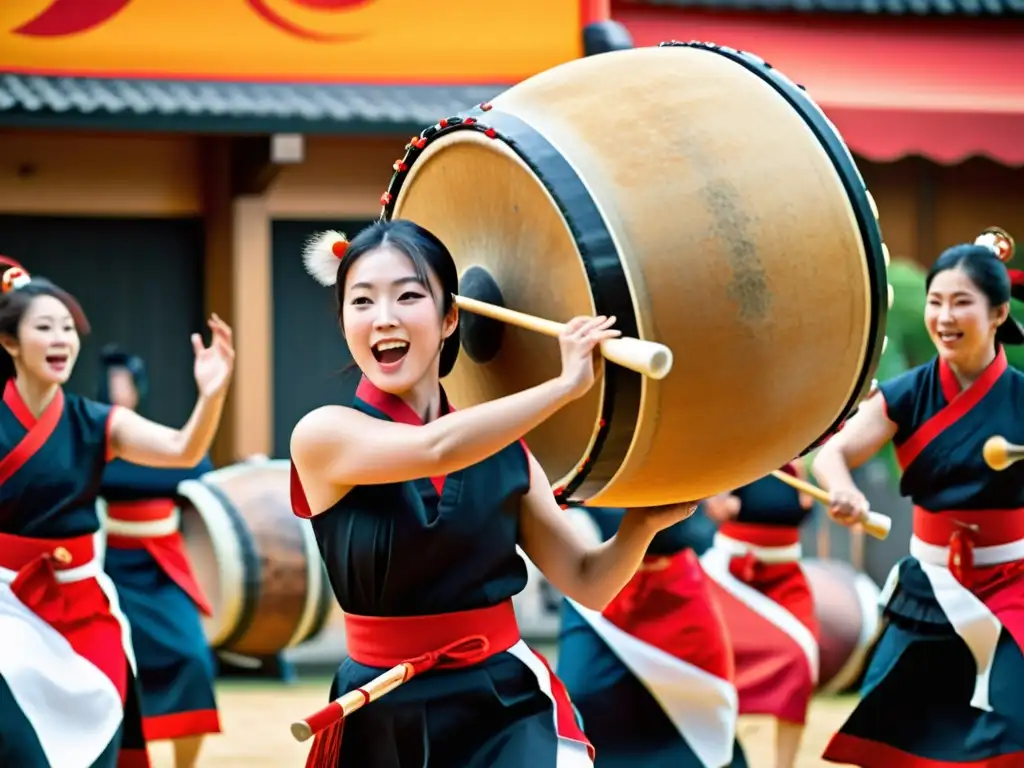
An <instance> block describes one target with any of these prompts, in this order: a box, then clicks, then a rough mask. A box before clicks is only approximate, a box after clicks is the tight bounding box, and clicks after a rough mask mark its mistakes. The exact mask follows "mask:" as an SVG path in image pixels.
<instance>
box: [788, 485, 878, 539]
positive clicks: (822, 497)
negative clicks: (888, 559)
mask: <svg viewBox="0 0 1024 768" xmlns="http://www.w3.org/2000/svg"><path fill="white" fill-rule="evenodd" d="M772 477H775V478H778V479H779V480H781V481H782V482H784V483H786V484H787V485H790V486H792V487H793V488H796V489H797V490H798V491H801V492H802V493H806V494H807V495H808V496H812V497H814V498H815V499H817V500H818V501H820V502H821V503H822V504H824V505H826V506H828V505H830V504H831V499H829V495H828V493H826V492H825V491H823V490H821V488H819V487H818V486H816V485H811V484H810V483H808V482H805V481H803V480H801V479H800V478H799V477H793V476H792V475H790V474H788V473H786V472H783V471H781V470H778V469H776V470H774V471H773V472H772ZM858 522H859V523H860V524H861V525H863V526H864V531H865V532H866V533H867V534H868V535H869V536H874V537H875V538H876V539H881V540H884V539H885V538H887V537H888V536H889V531H890V530H891V529H892V518H891V517H889V516H888V515H883V514H881V513H880V512H870V511H869V512H866V513H865V514H864V516H863V517H862V518H861V519H860V520H859V521H858Z"/></svg>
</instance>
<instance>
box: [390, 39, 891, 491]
mask: <svg viewBox="0 0 1024 768" xmlns="http://www.w3.org/2000/svg"><path fill="white" fill-rule="evenodd" d="M395 168H396V172H395V174H394V176H393V177H392V181H391V184H390V186H389V188H388V190H387V191H386V193H385V195H384V196H383V198H382V201H383V203H384V210H383V214H382V215H383V217H384V218H391V217H395V218H406V219H411V220H413V221H415V222H417V223H419V224H421V225H423V226H425V227H427V228H428V229H430V230H432V231H433V232H434V233H436V234H437V235H438V236H439V237H440V238H441V239H442V240H443V241H444V242H445V243H446V244H447V245H448V247H449V248H450V250H451V251H452V253H453V255H454V257H455V260H456V262H457V263H458V267H459V271H460V276H461V284H460V293H462V294H464V295H467V296H470V297H472V298H477V299H481V300H485V301H491V302H492V303H499V304H503V305H505V306H507V307H510V308H512V309H515V310H519V311H523V312H527V313H530V314H533V315H538V316H541V317H546V318H550V319H553V320H558V321H566V320H568V319H570V318H571V317H573V316H575V315H592V314H605V315H615V317H616V318H617V327H618V328H620V329H621V330H622V332H623V334H624V335H626V336H636V337H639V338H642V339H651V340H654V341H657V342H661V343H663V344H665V345H667V346H668V347H669V348H670V349H671V350H672V352H673V354H674V357H675V364H674V368H673V370H672V371H671V372H670V373H669V374H668V376H667V377H665V378H664V379H663V380H660V381H656V380H651V379H646V378H643V377H641V376H640V375H639V374H636V373H633V372H631V371H629V370H626V369H624V368H621V367H619V366H616V365H612V364H605V365H604V366H602V368H603V371H602V373H601V375H600V378H599V381H598V382H597V384H596V385H595V386H594V387H593V389H592V390H591V391H590V392H589V393H588V394H587V395H586V396H584V397H583V398H581V399H579V400H577V401H575V402H573V403H572V404H570V405H568V406H567V407H565V408H563V409H562V410H561V411H559V412H558V413H557V414H555V415H554V416H553V417H551V418H550V419H548V420H547V421H546V422H545V423H544V424H542V425H541V426H539V427H537V428H536V429H535V430H534V431H533V432H532V433H531V434H530V435H529V436H528V442H529V444H530V447H531V449H532V450H533V452H534V453H535V454H536V455H537V457H538V458H539V460H540V462H541V464H542V465H543V467H544V469H545V471H546V472H547V474H548V477H549V478H550V480H551V482H552V485H553V486H555V487H556V488H559V489H561V490H562V494H563V497H564V498H568V499H577V500H580V501H583V502H585V503H587V504H591V505H595V506H611V507H617V506H646V505H654V504H661V503H671V502H677V501H679V500H681V499H696V498H704V497H706V496H709V495H711V494H714V493H716V492H719V491H722V490H724V489H728V488H738V487H741V486H743V485H745V484H746V483H749V482H752V481H753V480H755V479H757V478H758V477H763V476H764V475H766V474H767V473H768V472H770V471H771V470H773V469H776V468H778V467H779V466H781V465H783V464H784V463H785V462H787V461H789V460H791V459H792V458H793V457H794V456H797V455H798V454H801V453H802V452H804V451H805V450H806V449H808V448H809V447H810V446H812V445H814V444H815V443H817V442H818V441H819V440H820V439H822V438H823V437H824V436H827V435H828V434H830V433H831V432H832V431H834V429H835V428H836V427H837V426H838V425H839V424H840V422H841V421H842V420H843V419H844V418H845V417H846V416H848V415H849V413H850V412H851V411H852V409H853V408H855V406H856V404H857V403H858V402H859V401H860V400H861V399H862V397H863V396H864V395H865V394H866V393H867V391H868V389H869V388H870V385H871V379H872V374H873V372H874V370H875V368H876V366H877V362H878V358H879V356H880V354H881V349H882V344H883V338H884V337H883V334H884V328H885V316H886V309H887V292H888V286H887V282H886V261H887V258H888V257H887V253H886V252H885V248H884V245H883V243H882V240H881V235H880V232H879V228H878V222H877V218H876V215H877V214H876V213H875V211H874V204H873V202H872V201H871V198H870V195H869V194H868V192H867V190H866V189H865V186H864V182H863V180H862V178H861V176H860V174H859V173H858V170H857V168H856V166H855V164H854V161H853V159H852V157H851V155H850V153H849V152H848V150H847V148H846V147H845V145H844V143H843V141H842V139H841V137H840V136H839V134H838V133H837V132H836V130H835V128H834V127H833V126H832V124H831V123H830V122H829V121H828V120H827V119H826V117H825V116H824V115H823V113H822V112H821V111H820V110H819V109H818V108H817V107H816V106H815V104H814V103H813V102H812V101H811V99H810V98H808V96H807V95H806V94H805V93H804V92H803V90H802V89H801V88H800V87H798V86H796V85H795V84H793V83H792V82H791V81H789V80H787V79H786V78H785V77H784V76H783V75H781V74H780V73H778V72H777V71H776V70H774V69H772V68H770V67H769V66H767V65H766V64H765V63H764V62H763V61H761V60H760V59H758V58H756V57H754V56H751V55H749V54H745V53H739V52H736V51H733V50H730V49H727V48H720V47H715V46H711V45H705V44H671V45H666V46H662V47H656V48H640V49H635V50H628V51H615V52H611V53H605V54H601V55H597V56H592V57H587V58H583V59H579V60H575V61H571V62H569V63H567V64H563V65H561V66H558V67H555V68H554V69H551V70H548V71H545V72H542V73H540V74H538V75H536V76H534V77H531V78H529V79H528V80H525V81H523V82H521V83H519V84H518V85H516V86H514V87H512V88H510V89H509V90H507V91H505V92H504V93H502V94H501V95H500V96H498V97H497V98H495V99H494V100H493V102H491V103H490V104H484V105H480V106H479V107H477V108H475V109H473V110H469V111H467V112H466V113H463V114H461V115H458V116H454V117H452V118H448V119H446V120H443V121H440V122H439V123H437V124H436V125H434V126H431V127H430V128H427V129H426V130H424V131H423V132H422V134H421V135H420V136H419V137H417V138H415V139H414V140H413V141H412V142H410V144H409V145H408V146H407V149H406V153H405V156H404V157H403V158H401V159H400V160H399V161H398V162H396V164H395ZM462 314H463V321H464V325H463V352H464V354H462V355H461V357H460V360H459V362H458V364H457V365H456V367H455V370H454V371H453V373H452V374H451V375H450V376H449V377H448V379H446V383H445V386H446V389H447V390H448V392H449V394H450V395H451V398H452V400H453V402H454V403H455V404H456V405H462V406H468V405H472V404H476V403H480V402H482V401H487V400H492V399H494V398H497V397H500V396H502V395H506V394H509V393H512V392H516V391H519V390H522V389H525V388H527V387H530V386H532V385H535V384H537V383H539V382H541V381H543V380H545V379H547V378H549V377H553V376H556V375H557V374H558V372H559V370H560V357H559V348H558V343H557V341H556V340H554V339H551V338H547V337H542V336H540V335H538V334H535V333H532V332H529V331H525V330H520V329H517V328H513V327H511V326H505V327H504V328H503V329H502V330H501V333H502V337H501V338H500V343H497V342H495V340H494V333H495V332H494V331H493V323H489V322H482V321H480V320H479V319H478V318H471V317H470V316H468V313H467V312H463V313H462ZM488 326H490V327H491V330H489V331H488V330H485V329H487V328H488ZM485 333H486V334H490V335H489V336H487V338H483V337H482V336H481V334H485Z"/></svg>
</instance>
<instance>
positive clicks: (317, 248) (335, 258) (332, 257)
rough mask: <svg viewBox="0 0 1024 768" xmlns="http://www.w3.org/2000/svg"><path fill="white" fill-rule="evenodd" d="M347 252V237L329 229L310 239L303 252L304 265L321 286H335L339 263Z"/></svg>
mask: <svg viewBox="0 0 1024 768" xmlns="http://www.w3.org/2000/svg"><path fill="white" fill-rule="evenodd" d="M347 250H348V240H346V239H345V236H344V235H343V234H341V232H335V231H334V230H333V229H329V230H327V231H326V232H321V233H320V234H319V235H314V236H313V237H311V238H309V242H307V243H306V247H305V248H304V249H303V251H302V263H303V264H305V265H306V271H307V272H309V274H310V275H312V276H313V279H314V280H316V281H317V282H318V283H320V285H334V284H335V283H336V282H337V281H338V263H339V262H340V261H341V259H342V258H343V257H344V256H345V251H347Z"/></svg>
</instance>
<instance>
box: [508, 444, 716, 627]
mask: <svg viewBox="0 0 1024 768" xmlns="http://www.w3.org/2000/svg"><path fill="white" fill-rule="evenodd" d="M696 507H697V502H692V503H689V502H688V503H683V504H673V505H670V506H667V507H652V508H650V509H631V510H629V511H628V512H626V514H625V515H624V516H623V518H622V522H621V523H620V524H619V530H618V532H617V533H616V534H615V535H614V536H613V537H612V538H610V539H609V540H608V541H606V542H604V543H602V544H597V545H595V546H589V545H588V542H586V541H585V540H584V538H583V537H582V536H581V535H580V534H579V533H578V532H577V531H576V529H575V528H574V527H573V525H572V522H571V520H570V517H569V514H568V512H566V511H565V510H563V509H562V508H561V507H559V506H558V503H557V502H556V501H555V497H554V494H552V492H551V486H550V484H549V482H548V479H547V477H546V476H545V474H544V470H543V469H542V468H541V466H540V463H539V462H538V461H537V460H536V459H535V458H534V457H533V456H532V455H531V456H530V490H529V491H528V492H527V494H526V495H525V496H524V497H523V501H522V503H521V505H520V515H519V545H520V546H521V547H522V548H523V551H524V552H525V553H526V555H527V557H529V558H530V560H532V561H533V564H534V565H536V566H537V568H538V569H540V572H541V573H543V574H544V576H545V577H546V578H547V580H548V581H550V582H551V584H552V585H553V586H554V587H555V589H557V590H558V591H559V592H561V593H562V594H563V595H565V596H566V597H569V598H571V599H573V600H575V601H576V602H577V603H579V604H580V605H582V606H584V607H586V608H590V609H591V610H595V611H602V610H604V608H605V607H606V606H607V605H608V603H610V602H611V601H612V600H613V599H614V598H615V596H616V595H618V594H619V592H621V591H622V588H623V587H624V586H626V584H627V583H628V582H629V580H630V579H631V578H633V574H635V573H636V571H637V569H638V568H639V567H640V565H641V564H642V563H643V560H644V556H645V555H646V554H647V548H648V547H649V546H650V544H651V541H652V540H653V539H654V536H655V534H657V533H658V531H660V530H662V529H663V528H667V527H668V526H669V525H672V524H674V523H677V522H679V521H680V520H685V519H686V518H687V517H689V516H690V515H691V514H693V510H694V509H696Z"/></svg>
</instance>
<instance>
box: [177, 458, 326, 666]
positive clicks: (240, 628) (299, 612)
mask: <svg viewBox="0 0 1024 768" xmlns="http://www.w3.org/2000/svg"><path fill="white" fill-rule="evenodd" d="M288 471H289V466H288V462H287V461H284V460H268V459H265V458H263V459H257V460H250V461H247V462H243V463H240V464H234V465H231V466H228V467H224V468H222V469H218V470H214V471H213V472H208V473H207V474H205V475H203V476H202V477H201V478H199V479H198V480H186V481H184V482H182V483H181V484H180V485H179V486H178V493H179V495H180V496H181V497H182V498H183V499H184V502H183V503H182V505H181V533H182V536H183V537H184V539H185V546H186V549H187V550H188V555H189V558H190V560H191V561H192V567H193V569H194V571H195V574H196V580H197V581H198V582H199V584H200V586H202V588H203V589H204V590H205V591H206V594H207V595H208V596H209V598H210V603H211V605H212V606H213V616H212V617H205V618H204V623H203V629H204V631H205V632H206V638H207V641H208V642H209V644H210V646H211V647H212V648H213V649H214V650H217V651H230V652H233V653H236V654H240V655H242V656H253V657H267V656H273V655H274V654H276V653H278V652H280V651H282V650H285V649H286V648H293V647H295V646H297V645H299V644H301V643H304V642H306V641H307V640H311V639H312V638H314V637H316V636H317V635H318V634H319V633H320V631H321V630H322V629H323V627H324V623H325V621H326V620H327V616H328V613H329V611H330V607H331V604H332V595H331V590H330V588H329V585H328V582H327V574H326V571H325V569H324V566H323V562H322V560H321V559H320V552H319V549H318V548H317V545H316V538H315V537H314V535H313V528H312V526H311V525H310V523H309V521H308V520H302V519H301V518H298V517H296V516H295V515H294V514H292V510H291V502H290V497H289V485H288Z"/></svg>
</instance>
